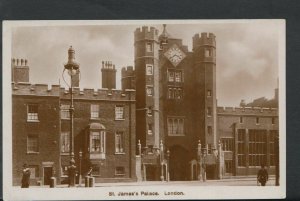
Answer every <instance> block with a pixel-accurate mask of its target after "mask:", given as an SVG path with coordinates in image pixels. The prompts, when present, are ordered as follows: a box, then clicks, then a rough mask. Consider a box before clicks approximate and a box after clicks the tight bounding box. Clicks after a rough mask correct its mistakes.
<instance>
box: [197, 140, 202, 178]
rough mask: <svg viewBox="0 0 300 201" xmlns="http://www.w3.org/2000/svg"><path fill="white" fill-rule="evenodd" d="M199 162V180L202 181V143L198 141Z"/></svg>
mask: <svg viewBox="0 0 300 201" xmlns="http://www.w3.org/2000/svg"><path fill="white" fill-rule="evenodd" d="M197 162H198V166H199V168H198V180H199V181H201V171H202V168H201V141H200V140H199V141H198V146H197Z"/></svg>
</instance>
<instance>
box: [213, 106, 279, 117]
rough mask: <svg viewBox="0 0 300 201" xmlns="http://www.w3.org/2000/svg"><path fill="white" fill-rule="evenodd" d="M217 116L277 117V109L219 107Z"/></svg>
mask: <svg viewBox="0 0 300 201" xmlns="http://www.w3.org/2000/svg"><path fill="white" fill-rule="evenodd" d="M217 114H218V115H219V114H221V115H256V116H265V115H266V116H277V115H278V109H277V108H263V107H217Z"/></svg>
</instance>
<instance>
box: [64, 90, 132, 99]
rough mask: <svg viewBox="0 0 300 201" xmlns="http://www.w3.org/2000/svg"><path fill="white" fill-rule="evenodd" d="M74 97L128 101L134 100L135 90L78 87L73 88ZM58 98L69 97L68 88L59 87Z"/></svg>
mask: <svg viewBox="0 0 300 201" xmlns="http://www.w3.org/2000/svg"><path fill="white" fill-rule="evenodd" d="M73 97H74V99H82V100H84V99H87V100H108V101H109V100H110V101H128V100H135V90H125V91H122V90H117V89H106V88H104V89H91V88H85V89H83V90H82V89H80V88H79V87H74V88H73ZM60 98H62V99H70V91H69V89H65V88H60Z"/></svg>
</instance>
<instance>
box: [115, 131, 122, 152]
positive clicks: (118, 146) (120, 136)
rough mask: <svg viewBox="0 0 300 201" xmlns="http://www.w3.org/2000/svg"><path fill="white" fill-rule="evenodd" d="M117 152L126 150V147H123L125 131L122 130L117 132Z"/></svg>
mask: <svg viewBox="0 0 300 201" xmlns="http://www.w3.org/2000/svg"><path fill="white" fill-rule="evenodd" d="M115 147H116V153H123V152H124V147H123V133H122V132H117V133H116V143H115Z"/></svg>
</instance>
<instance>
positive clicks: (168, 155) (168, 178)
mask: <svg viewBox="0 0 300 201" xmlns="http://www.w3.org/2000/svg"><path fill="white" fill-rule="evenodd" d="M167 160H168V161H167V162H168V164H167V181H170V173H169V171H170V150H169V149H168V150H167Z"/></svg>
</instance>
